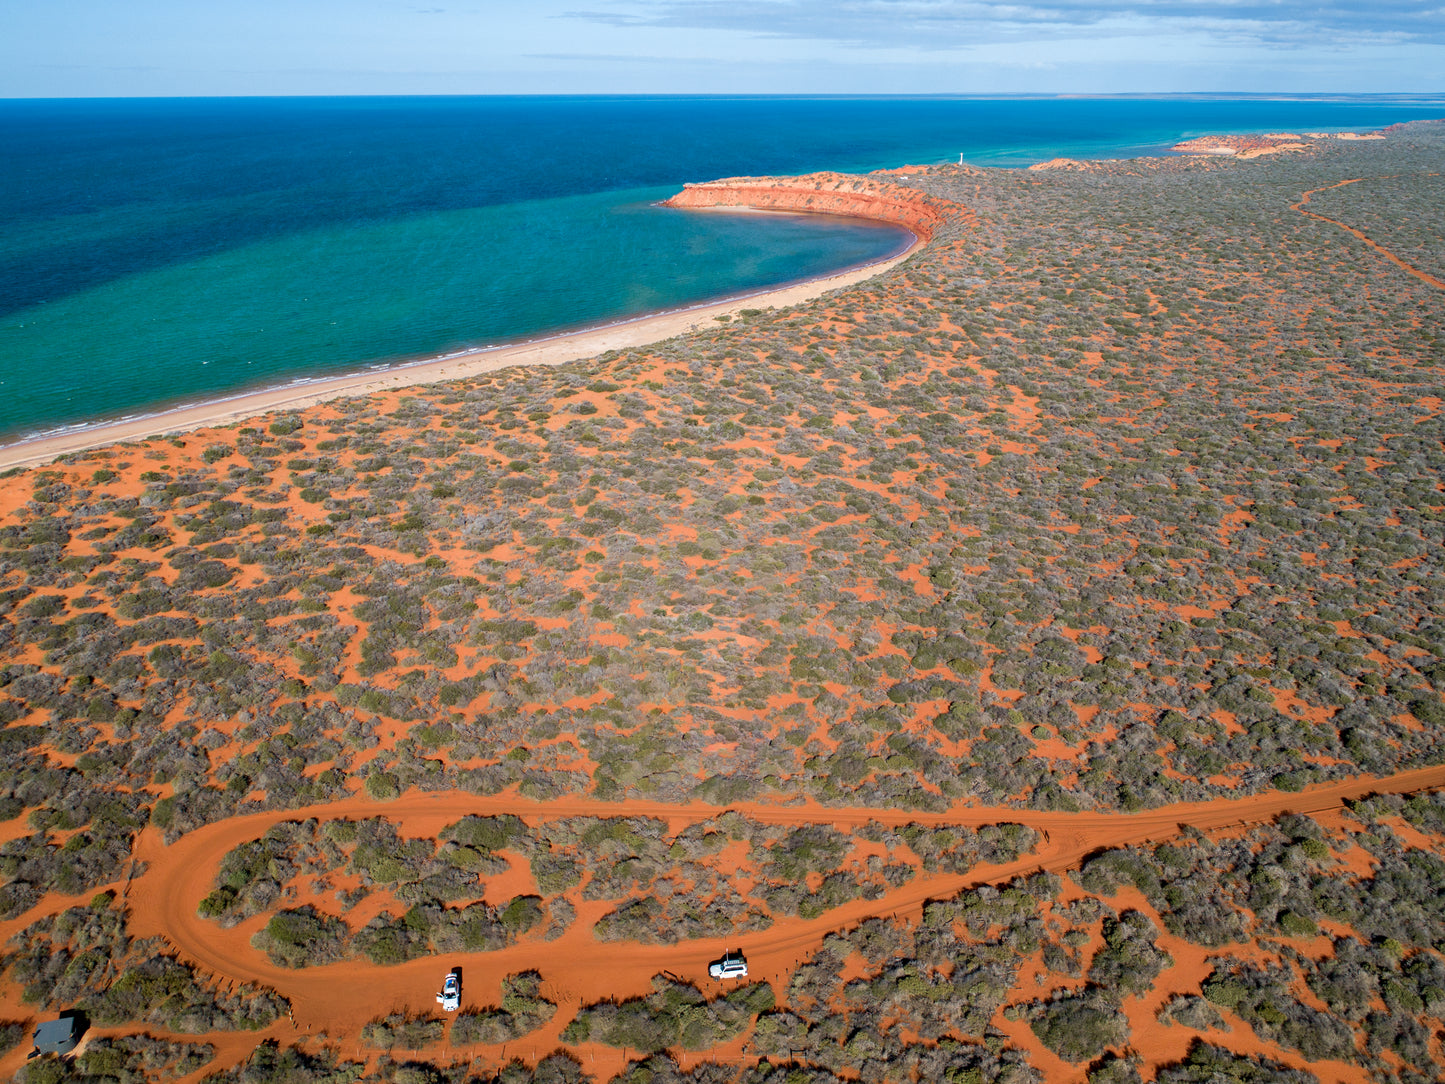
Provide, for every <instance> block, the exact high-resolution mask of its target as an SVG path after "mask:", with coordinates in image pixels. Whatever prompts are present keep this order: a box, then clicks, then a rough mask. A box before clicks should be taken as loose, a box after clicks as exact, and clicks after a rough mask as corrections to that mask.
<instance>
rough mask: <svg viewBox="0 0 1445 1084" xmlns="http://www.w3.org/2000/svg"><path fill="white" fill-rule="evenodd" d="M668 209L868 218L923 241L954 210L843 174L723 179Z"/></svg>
mask: <svg viewBox="0 0 1445 1084" xmlns="http://www.w3.org/2000/svg"><path fill="white" fill-rule="evenodd" d="M664 205H665V206H668V207H690V208H699V207H756V208H759V209H763V210H769V211H802V212H811V213H814V214H830V215H848V216H850V217H853V218H871V219H873V220H875V221H878V222H888V223H891V224H893V225H895V226H903V227H905V228H906V229H909V230H912V231H913V233H914V234H915V235H916V236H917V237H918V238H919V239H920V240H923V241H927V240H928V239H929V238H930V237H932V236H933V233H934V231H935V230H936V229H937V228H938V227H939V225H941V224H942V223H943V221H944V220H945V218H947V217H948V215H949V213H950V212H951V211H952V212H958V211H961V210H962V208H956V207H954V205H953V204H950V203H945V202H944V201H942V200H938V199H934V198H933V197H932V196H928V195H926V194H924V193H922V192H919V191H917V190H915V189H912V188H905V187H904V186H902V185H897V184H890V183H888V182H887V181H881V180H876V179H874V178H872V177H857V176H852V175H849V174H846V173H810V174H807V175H806V176H802V177H728V178H725V179H723V180H719V181H708V182H706V183H703V184H689V185H685V186H684V187H683V190H682V191H681V192H679V193H678V194H677V195H675V196H673V197H672V198H671V199H669V200H666V201H664Z"/></svg>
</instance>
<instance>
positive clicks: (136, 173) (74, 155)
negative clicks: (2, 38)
mask: <svg viewBox="0 0 1445 1084" xmlns="http://www.w3.org/2000/svg"><path fill="white" fill-rule="evenodd" d="M1442 115H1445V99H1442V98H1437V99H1433V100H1427V99H1384V98H1360V99H1350V98H1296V99H1264V98H1247V99H1234V98H1210V97H1204V98H1161V99H1140V98H1117V99H1112V98H1105V99H1087V98H1072V99H1056V98H1003V99H988V98H836V97H822V98H774V97H761V98H758V97H751V98H750V97H742V98H718V97H707V98H643V97H625V98H601V97H584V98H571V97H556V98H532V97H527V98H523V97H518V98H506V97H501V98H497V97H478V98H471V97H455V98H450V97H449V98H254V99H251V98H231V99H105V100H8V101H0V147H3V148H4V149H3V151H0V440H11V439H16V438H18V437H21V436H25V435H33V434H37V433H42V432H47V431H54V430H56V429H61V428H67V427H71V426H76V425H85V424H90V423H94V422H97V421H101V420H107V419H114V418H117V417H123V416H130V415H137V414H144V413H147V412H150V411H154V410H158V409H161V408H163V407H165V406H171V405H177V404H180V403H186V402H196V401H200V400H204V399H209V398H216V397H221V396H225V395H227V394H233V393H236V392H238V391H242V390H246V389H250V388H254V387H261V386H267V385H274V384H281V383H287V382H290V381H295V380H304V379H307V378H314V377H319V376H325V375H336V374H338V373H344V372H350V371H357V370H363V369H367V368H370V367H377V366H385V365H389V364H395V363H397V362H400V361H404V360H410V359H418V358H425V357H435V356H441V355H446V354H451V353H455V352H459V351H463V350H468V349H473V348H476V347H483V346H488V345H497V344H501V343H505V342H516V341H523V340H526V339H530V338H535V337H539V336H542V335H546V334H549V333H552V332H556V331H560V330H565V329H570V328H576V327H582V326H589V325H595V324H602V323H608V322H612V321H616V320H622V319H627V318H629V317H633V316H637V315H640V314H642V313H645V312H652V311H659V310H666V309H675V308H680V307H685V306H687V305H690V304H695V303H698V302H701V301H704V300H707V299H712V298H718V297H726V296H734V295H739V294H745V293H749V292H753V291H757V290H762V289H766V288H769V287H771V286H775V285H779V284H782V283H786V282H790V281H796V280H799V279H804V278H810V277H812V276H815V275H819V274H824V273H827V272H830V271H834V270H839V269H842V268H844V267H848V266H852V265H856V264H860V263H865V262H871V261H873V260H876V259H879V258H882V257H883V256H886V255H887V254H889V253H891V252H893V251H895V250H897V249H898V248H899V247H901V245H902V243H903V242H904V241H906V240H907V238H906V236H905V235H903V234H902V233H901V232H900V231H898V230H896V229H893V228H891V227H885V226H880V225H872V224H867V223H858V222H850V221H847V220H840V219H828V218H821V217H812V216H782V215H766V216H764V215H728V214H697V213H689V212H683V211H675V210H670V209H666V208H660V207H657V206H655V204H656V203H657V202H658V201H659V200H662V199H665V198H666V197H667V196H669V195H671V194H672V193H673V192H675V191H676V190H677V189H678V188H679V187H680V185H681V184H682V183H683V182H685V181H698V180H709V179H713V178H717V177H725V176H734V175H742V174H791V173H801V172H811V171H814V170H821V169H834V170H845V171H862V170H870V169H877V168H884V167H891V166H898V165H903V164H905V163H920V162H937V161H957V160H958V158H959V156H960V155H962V157H963V158H964V160H966V161H968V162H972V163H974V164H979V165H992V166H1023V165H1027V164H1029V163H1031V162H1035V161H1040V160H1043V159H1046V158H1051V157H1055V156H1060V155H1064V156H1069V157H1075V158H1079V157H1121V156H1124V157H1127V156H1131V155H1137V154H1146V153H1157V152H1159V151H1161V150H1163V149H1165V148H1167V147H1168V146H1169V145H1171V144H1172V143H1174V142H1177V141H1178V140H1179V139H1182V138H1188V137H1190V136H1193V135H1201V134H1205V133H1209V132H1251V131H1255V132H1258V131H1276V130H1299V129H1304V130H1309V131H1327V130H1346V129H1368V128H1376V127H1381V126H1383V125H1387V124H1391V123H1394V122H1397V121H1404V120H1412V119H1417V118H1421V117H1437V116H1442Z"/></svg>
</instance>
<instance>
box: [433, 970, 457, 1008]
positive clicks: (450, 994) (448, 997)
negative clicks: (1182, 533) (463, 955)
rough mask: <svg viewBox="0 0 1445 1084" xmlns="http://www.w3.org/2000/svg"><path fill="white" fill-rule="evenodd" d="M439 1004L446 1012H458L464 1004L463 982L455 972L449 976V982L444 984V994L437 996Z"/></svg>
mask: <svg viewBox="0 0 1445 1084" xmlns="http://www.w3.org/2000/svg"><path fill="white" fill-rule="evenodd" d="M437 1003H438V1004H439V1005H441V1007H442V1008H443V1009H444V1010H445V1011H446V1012H456V1011H457V1009H459V1008H460V1007H461V1004H462V980H461V979H460V978H459V977H458V976H457V973H456V972H455V971H453V972H451V973H450V974H448V975H447V981H446V982H444V983H442V992H441V993H439V994H437Z"/></svg>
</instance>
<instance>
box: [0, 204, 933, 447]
mask: <svg viewBox="0 0 1445 1084" xmlns="http://www.w3.org/2000/svg"><path fill="white" fill-rule="evenodd" d="M920 195H921V193H920ZM719 209H720V210H732V209H733V208H719ZM739 209H741V208H739ZM790 213H796V214H806V213H808V212H806V211H794V212H790ZM824 213H830V214H832V212H824ZM834 217H852V218H867V219H868V220H869V221H874V222H885V223H886V224H887V225H889V226H893V227H896V228H899V229H904V230H907V231H908V232H909V233H910V234H912V237H913V240H912V241H911V242H910V243H909V244H908V246H907V247H906V248H904V249H903V251H901V252H895V253H894V254H893V255H891V256H888V257H886V258H884V259H882V260H877V261H874V262H873V263H866V264H859V265H857V266H855V267H850V268H845V269H844V270H842V271H835V272H832V273H830V274H827V275H820V276H817V277H815V278H810V279H803V280H801V281H799V282H793V283H790V284H788V285H785V286H777V287H772V288H770V289H766V290H759V291H755V292H753V293H747V294H735V295H731V296H728V297H724V298H720V299H717V300H714V301H703V302H699V303H698V304H696V305H691V306H688V307H686V308H681V309H670V310H667V311H664V312H653V313H646V314H644V315H642V316H635V317H630V318H628V319H625V320H619V321H616V322H614V323H609V324H602V325H598V326H593V327H585V328H581V329H578V330H574V331H561V332H557V333H556V334H553V335H547V336H544V337H542V338H539V339H530V340H527V341H525V342H520V343H509V344H504V345H502V346H492V347H483V348H480V349H477V350H469V351H466V352H464V353H459V354H451V355H448V356H446V357H443V358H433V359H428V360H418V361H407V362H399V363H397V364H395V365H390V366H387V367H386V368H383V369H375V370H368V371H365V372H359V373H347V374H344V375H341V376H333V377H320V378H318V379H315V380H310V381H307V382H305V383H291V384H284V385H279V386H276V385H273V386H271V387H265V388H260V389H257V390H255V391H249V392H240V393H238V394H236V395H231V396H226V397H223V398H217V399H207V400H205V401H203V402H200V403H196V404H194V405H188V406H180V407H174V408H171V409H167V410H160V411H157V412H155V413H154V414H145V415H141V416H139V417H133V418H122V419H120V420H118V421H107V422H97V423H96V424H94V425H85V426H83V427H78V428H76V429H73V430H68V431H65V432H59V433H48V434H44V435H41V436H37V437H30V438H26V439H23V440H18V441H15V442H13V443H10V444H5V445H0V471H8V470H14V469H18V468H25V467H38V466H43V465H44V464H46V463H50V462H52V461H54V460H56V459H58V458H60V457H61V456H63V455H69V454H71V453H73V452H83V451H90V450H92V449H95V448H103V447H105V446H107V445H110V444H117V443H122V442H126V441H135V440H144V439H146V438H148V437H155V436H167V435H170V434H173V433H187V432H191V431H192V430H196V429H205V428H209V427H212V426H223V425H230V424H233V423H236V422H240V421H244V420H246V419H248V418H254V417H257V416H259V415H262V414H268V413H270V412H271V411H274V410H304V409H305V408H307V407H311V406H315V405H317V404H318V403H323V402H328V401H330V400H332V399H341V398H346V397H349V396H354V395H368V394H371V393H373V392H380V391H394V390H396V389H397V388H407V387H414V386H416V385H421V384H436V383H440V382H442V381H446V380H461V379H465V378H467V377H472V376H479V375H481V374H482V373H490V372H495V371H496V370H498V369H505V368H509V367H511V366H513V365H565V364H567V363H568V362H572V361H582V360H585V359H587V358H590V357H595V356H596V355H598V354H603V353H606V352H608V351H610V350H628V349H634V348H636V347H640V346H648V345H651V344H652V343H656V342H661V341H663V340H665V339H671V338H675V337H676V336H678V335H683V334H686V333H688V332H691V331H697V330H699V329H700V328H702V327H703V326H704V323H705V321H708V320H712V319H715V318H716V317H719V316H734V315H736V314H737V313H738V312H739V311H740V310H742V309H747V308H785V307H787V306H789V305H797V304H800V303H802V302H804V301H811V300H812V299H813V298H816V297H820V296H822V295H823V294H825V293H828V292H829V291H832V290H838V289H842V288H843V287H845V286H852V285H854V284H855V283H858V282H863V281H865V280H866V279H870V278H872V277H874V276H875V275H880V274H882V273H883V272H884V271H887V270H889V269H891V268H893V267H896V266H897V265H898V264H900V263H902V262H903V261H904V260H906V259H907V258H908V257H909V256H911V255H912V254H913V253H914V252H916V251H917V250H918V248H919V246H921V245H923V244H925V243H926V242H927V240H928V238H927V236H924V235H923V232H922V231H919V230H914V229H911V228H909V227H908V226H906V225H903V224H902V223H900V222H898V221H896V220H893V219H880V218H873V217H872V216H866V215H849V216H840V215H834Z"/></svg>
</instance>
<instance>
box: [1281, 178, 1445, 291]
mask: <svg viewBox="0 0 1445 1084" xmlns="http://www.w3.org/2000/svg"><path fill="white" fill-rule="evenodd" d="M1364 179H1365V178H1363V177H1352V178H1350V179H1349V180H1348V181H1340V182H1339V183H1338V184H1326V185H1321V186H1320V187H1319V188H1311V189H1310V190H1309V191H1308V192H1306V193H1305V194H1304V195H1303V196H1301V197H1300V201H1299V202H1298V203H1291V204H1290V205H1289V209H1290V210H1291V211H1298V212H1299V213H1300V214H1302V215H1307V216H1309V217H1310V218H1317V219H1319V220H1320V221H1321V222H1328V223H1329V224H1330V225H1331V226H1338V227H1339V228H1340V229H1342V230H1344V231H1345V232H1346V233H1348V234H1351V235H1352V236H1354V237H1356V238H1358V239H1359V240H1361V241H1363V242H1364V243H1365V244H1367V245H1369V246H1370V248H1372V249H1374V250H1375V251H1376V252H1378V253H1379V254H1380V255H1381V256H1383V257H1385V259H1387V260H1389V261H1390V262H1391V263H1392V264H1394V265H1395V266H1397V267H1399V268H1400V269H1401V270H1403V271H1407V272H1409V273H1410V274H1412V275H1414V276H1415V277H1416V278H1417V279H1419V280H1420V281H1421V282H1425V283H1429V284H1430V285H1431V286H1433V287H1435V288H1436V289H1437V290H1445V282H1442V281H1441V280H1440V279H1437V278H1436V277H1435V276H1434V275H1431V274H1429V273H1427V272H1425V271H1421V270H1420V269H1419V268H1418V267H1416V266H1414V265H1413V264H1409V263H1406V262H1405V261H1404V260H1402V259H1400V257H1398V256H1396V255H1395V254H1394V253H1393V252H1391V251H1390V250H1389V249H1388V248H1386V247H1385V246H1384V245H1381V244H1379V243H1378V242H1375V241H1372V240H1370V238H1369V237H1367V236H1365V234H1364V233H1363V232H1361V231H1360V230H1357V229H1355V227H1353V226H1346V225H1345V224H1344V223H1343V222H1340V221H1338V220H1337V219H1333V218H1326V217H1325V216H1324V215H1322V214H1320V213H1318V212H1317V211H1306V210H1305V204H1307V203H1308V202H1309V201H1310V197H1311V196H1313V195H1314V194H1315V193H1316V192H1328V191H1329V190H1330V189H1332V188H1344V187H1345V186H1346V185H1350V184H1359V183H1360V182H1361V181H1362V180H1364Z"/></svg>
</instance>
